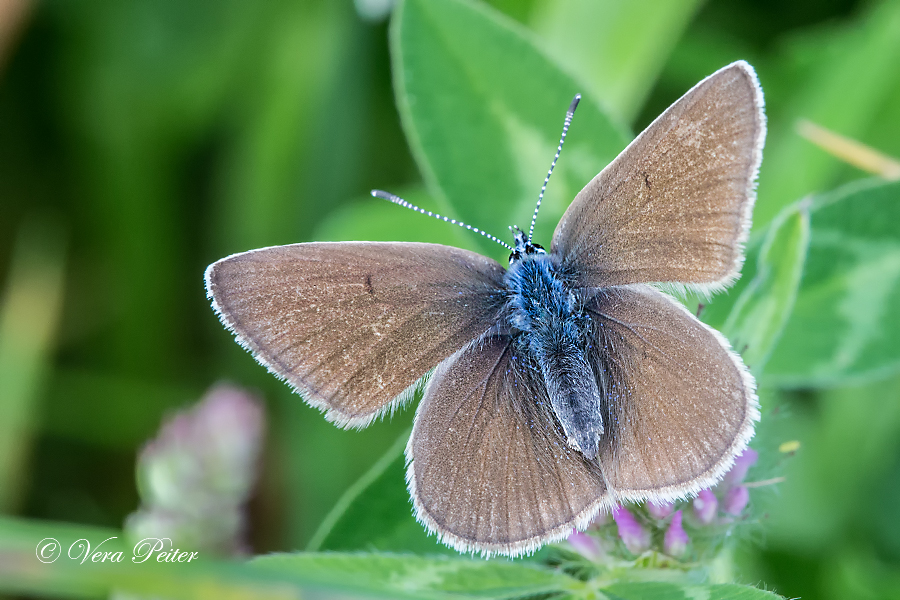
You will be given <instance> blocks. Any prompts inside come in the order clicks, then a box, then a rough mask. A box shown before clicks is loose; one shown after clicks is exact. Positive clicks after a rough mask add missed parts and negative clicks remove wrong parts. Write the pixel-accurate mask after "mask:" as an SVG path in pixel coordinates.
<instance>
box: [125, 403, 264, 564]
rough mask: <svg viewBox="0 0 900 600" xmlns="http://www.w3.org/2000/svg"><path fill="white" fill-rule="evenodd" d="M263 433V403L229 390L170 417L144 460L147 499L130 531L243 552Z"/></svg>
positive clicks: (141, 476) (141, 473)
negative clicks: (246, 506)
mask: <svg viewBox="0 0 900 600" xmlns="http://www.w3.org/2000/svg"><path fill="white" fill-rule="evenodd" d="M264 434H265V414H264V412H263V407H262V404H261V403H260V402H259V401H258V400H257V399H256V398H254V397H253V396H252V395H250V394H248V393H247V392H245V391H243V390H241V389H238V388H235V387H231V386H227V385H217V386H215V387H213V388H212V389H211V390H210V391H209V392H208V393H207V394H206V396H205V397H204V398H203V400H202V401H201V402H199V403H198V404H197V405H195V406H194V407H191V408H188V409H185V410H182V411H180V412H179V413H177V414H175V415H173V416H172V417H171V418H169V419H167V420H166V422H165V423H164V424H163V425H162V427H161V428H160V432H159V435H157V437H156V438H155V439H153V440H151V441H150V442H149V443H148V444H147V445H146V446H145V447H144V449H143V450H142V451H141V454H140V456H139V458H138V465H137V474H138V485H139V491H140V495H141V499H142V500H143V502H142V506H141V508H140V509H139V510H138V511H137V512H135V513H134V514H132V515H131V516H130V517H129V518H128V520H127V522H126V528H127V530H128V532H129V533H130V534H132V535H134V536H141V537H148V536H153V537H170V538H172V539H175V540H179V542H178V543H185V544H187V543H191V544H194V545H195V546H196V548H195V549H197V550H200V549H202V550H203V551H210V552H214V553H220V554H222V553H224V554H235V553H237V552H240V551H241V549H242V548H243V547H244V545H243V539H242V538H243V534H244V530H245V521H246V518H245V515H244V509H243V507H244V504H245V503H246V501H247V499H248V498H249V496H250V493H251V492H252V489H253V483H254V481H255V479H256V475H257V470H258V467H257V462H258V460H259V455H260V452H261V450H262V442H263V436H264ZM137 539H140V538H137ZM181 540H183V542H182V541H181Z"/></svg>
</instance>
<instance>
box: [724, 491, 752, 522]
mask: <svg viewBox="0 0 900 600" xmlns="http://www.w3.org/2000/svg"><path fill="white" fill-rule="evenodd" d="M749 501H750V492H749V491H748V490H747V488H746V487H745V486H743V485H739V486H736V487H733V488H731V489H730V490H728V492H727V493H726V494H725V506H724V507H723V510H724V511H725V512H726V513H728V514H729V515H734V516H738V515H740V514H741V513H742V512H743V511H744V508H746V506H747V503H748V502H749Z"/></svg>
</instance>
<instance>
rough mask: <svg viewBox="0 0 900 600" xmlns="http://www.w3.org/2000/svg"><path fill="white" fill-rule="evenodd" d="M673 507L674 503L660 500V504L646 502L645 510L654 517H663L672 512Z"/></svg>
mask: <svg viewBox="0 0 900 600" xmlns="http://www.w3.org/2000/svg"><path fill="white" fill-rule="evenodd" d="M673 508H675V505H674V504H672V503H671V502H662V503H660V504H656V503H655V502H647V512H648V513H650V516H651V517H653V518H654V519H660V520H661V519H665V518H666V517H668V516H669V515H671V514H672V509H673Z"/></svg>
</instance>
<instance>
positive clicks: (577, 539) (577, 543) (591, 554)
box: [567, 530, 603, 560]
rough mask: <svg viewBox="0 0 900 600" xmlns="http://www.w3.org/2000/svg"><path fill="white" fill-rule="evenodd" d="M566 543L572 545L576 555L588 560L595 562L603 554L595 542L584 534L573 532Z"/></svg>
mask: <svg viewBox="0 0 900 600" xmlns="http://www.w3.org/2000/svg"><path fill="white" fill-rule="evenodd" d="M567 541H568V542H569V543H570V544H572V548H574V549H575V551H576V552H578V554H580V555H582V556H583V557H585V558H586V559H588V560H597V559H598V558H600V556H602V554H603V551H602V550H601V549H600V544H599V543H597V540H595V539H594V538H592V537H591V536H589V535H587V534H586V533H581V532H580V531H575V530H573V531H572V534H571V535H570V536H569V538H568V540H567Z"/></svg>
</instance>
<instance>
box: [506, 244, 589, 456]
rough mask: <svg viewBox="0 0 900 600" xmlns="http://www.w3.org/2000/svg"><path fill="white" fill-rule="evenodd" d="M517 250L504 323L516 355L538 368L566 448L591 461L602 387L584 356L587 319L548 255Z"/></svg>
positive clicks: (509, 273) (528, 248)
mask: <svg viewBox="0 0 900 600" xmlns="http://www.w3.org/2000/svg"><path fill="white" fill-rule="evenodd" d="M518 241H519V240H517V242H518ZM517 250H521V251H519V252H514V253H513V256H512V257H511V259H510V267H509V271H507V273H506V285H507V290H508V293H509V296H508V304H507V305H508V308H509V315H510V316H509V323H510V325H511V326H512V327H513V329H514V330H515V331H517V332H518V333H517V345H518V347H519V349H520V351H522V352H525V353H526V354H528V355H529V357H530V358H531V359H532V360H533V361H534V362H535V363H536V364H537V365H538V366H539V367H540V370H541V373H542V375H543V378H544V383H545V384H546V387H547V393H548V395H549V397H550V403H551V406H552V407H553V412H554V413H555V414H556V417H557V419H558V421H559V423H560V425H561V426H562V429H563V432H564V433H565V435H566V438H567V441H568V443H569V445H570V446H572V447H574V448H576V449H578V450H580V451H581V452H582V454H584V455H585V457H586V458H589V459H593V458H594V457H595V456H596V455H597V445H598V441H599V437H600V434H601V433H602V432H603V423H602V418H601V416H600V414H601V413H600V408H601V389H600V387H601V386H600V385H599V384H598V378H597V376H596V374H595V372H594V369H593V368H592V367H591V364H590V362H589V360H588V356H587V352H586V349H587V348H588V347H589V346H590V337H589V336H590V335H591V327H590V317H588V316H587V315H586V314H585V313H583V312H582V310H581V307H580V303H579V301H578V296H577V294H576V293H575V290H574V289H572V288H571V287H570V285H569V284H568V283H567V281H566V278H565V276H564V274H563V273H561V272H560V269H559V267H558V266H557V265H556V263H555V262H554V260H553V258H552V257H551V256H550V255H548V254H547V253H546V252H544V250H543V249H541V248H539V247H537V246H534V245H531V244H528V245H527V246H523V247H522V248H519V244H517Z"/></svg>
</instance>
